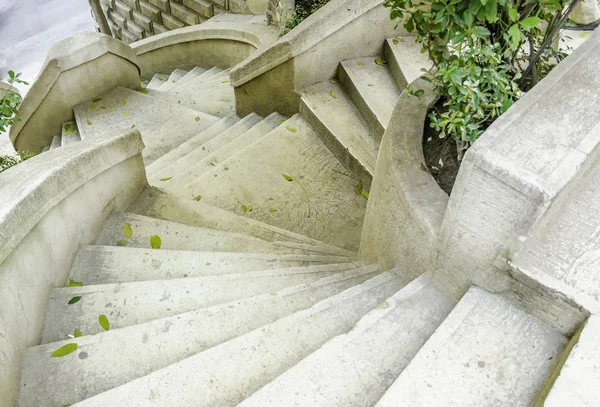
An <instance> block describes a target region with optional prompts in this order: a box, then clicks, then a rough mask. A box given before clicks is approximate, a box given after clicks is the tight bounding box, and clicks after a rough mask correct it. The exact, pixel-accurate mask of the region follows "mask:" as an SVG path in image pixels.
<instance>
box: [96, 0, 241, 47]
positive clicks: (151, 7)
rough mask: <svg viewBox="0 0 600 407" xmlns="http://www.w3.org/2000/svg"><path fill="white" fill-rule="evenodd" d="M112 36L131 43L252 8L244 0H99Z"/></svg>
mask: <svg viewBox="0 0 600 407" xmlns="http://www.w3.org/2000/svg"><path fill="white" fill-rule="evenodd" d="M100 2H101V5H102V10H103V11H104V14H105V16H106V18H107V20H108V24H109V26H110V29H111V31H112V33H113V35H114V36H115V37H116V38H119V39H121V40H123V41H125V42H126V43H128V44H129V43H132V42H135V41H138V40H141V39H144V38H148V37H150V36H152V35H154V34H160V33H163V32H166V31H169V30H174V29H177V28H182V27H186V26H189V25H195V24H199V23H202V22H204V21H206V20H208V19H209V18H211V17H213V16H215V15H218V14H223V13H226V12H231V13H245V14H246V13H247V14H252V10H251V9H250V7H249V5H248V4H247V3H246V1H245V0H100Z"/></svg>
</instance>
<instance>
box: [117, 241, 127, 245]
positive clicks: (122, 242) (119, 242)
mask: <svg viewBox="0 0 600 407" xmlns="http://www.w3.org/2000/svg"><path fill="white" fill-rule="evenodd" d="M117 246H127V240H125V239H121V240H119V241H118V242H117Z"/></svg>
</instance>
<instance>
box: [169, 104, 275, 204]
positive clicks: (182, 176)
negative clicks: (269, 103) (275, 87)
mask: <svg viewBox="0 0 600 407" xmlns="http://www.w3.org/2000/svg"><path fill="white" fill-rule="evenodd" d="M285 120H287V117H285V116H283V115H281V114H279V113H277V112H275V113H271V114H270V115H269V116H268V117H266V118H265V119H263V120H262V121H261V122H259V123H257V124H255V125H254V126H252V128H250V129H249V130H248V131H246V132H245V133H244V134H241V135H240V136H238V137H236V138H235V139H233V140H231V141H230V142H229V143H227V144H225V145H223V146H221V147H220V148H219V149H217V150H213V151H212V152H211V153H210V154H209V155H207V156H206V157H204V158H203V159H201V160H200V161H198V162H197V163H196V164H194V165H192V166H186V168H185V169H181V168H183V165H180V166H179V167H180V171H179V172H177V173H176V174H175V175H174V177H173V181H174V182H172V183H171V182H169V183H167V184H165V185H164V190H166V191H173V192H174V193H177V190H178V189H179V188H181V187H182V186H185V185H187V184H190V183H192V182H194V181H195V180H196V179H198V178H199V177H201V176H202V175H204V174H206V173H207V172H209V171H211V170H212V169H213V168H215V167H216V166H217V165H218V164H220V163H222V162H225V161H226V160H227V159H229V158H230V157H232V156H234V155H236V154H238V153H240V151H242V150H243V149H245V148H246V147H248V146H250V145H251V144H252V143H254V142H256V141H257V140H260V139H261V138H262V137H264V136H266V135H267V134H268V133H270V132H271V131H272V130H274V129H276V128H277V127H279V126H280V125H281V123H282V122H284V121H285ZM185 161H186V163H189V162H190V160H189V159H188V160H185Z"/></svg>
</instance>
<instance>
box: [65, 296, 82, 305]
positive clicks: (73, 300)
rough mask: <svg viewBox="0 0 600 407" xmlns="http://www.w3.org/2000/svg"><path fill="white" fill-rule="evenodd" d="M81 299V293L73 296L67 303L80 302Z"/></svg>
mask: <svg viewBox="0 0 600 407" xmlns="http://www.w3.org/2000/svg"><path fill="white" fill-rule="evenodd" d="M80 299H81V295H78V296H77V297H73V298H71V299H70V300H69V302H68V303H67V304H69V305H71V304H76V303H78V302H79V300H80Z"/></svg>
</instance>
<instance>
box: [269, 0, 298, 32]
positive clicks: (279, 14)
mask: <svg viewBox="0 0 600 407" xmlns="http://www.w3.org/2000/svg"><path fill="white" fill-rule="evenodd" d="M295 5H296V2H295V1H294V0H269V4H268V8H267V22H268V23H269V25H274V26H276V27H277V28H278V29H279V31H280V32H283V29H284V28H285V25H286V23H287V21H288V20H289V19H290V18H291V17H292V13H293V12H294V7H295Z"/></svg>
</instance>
